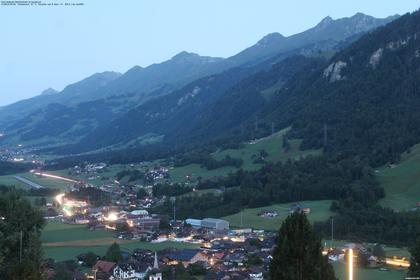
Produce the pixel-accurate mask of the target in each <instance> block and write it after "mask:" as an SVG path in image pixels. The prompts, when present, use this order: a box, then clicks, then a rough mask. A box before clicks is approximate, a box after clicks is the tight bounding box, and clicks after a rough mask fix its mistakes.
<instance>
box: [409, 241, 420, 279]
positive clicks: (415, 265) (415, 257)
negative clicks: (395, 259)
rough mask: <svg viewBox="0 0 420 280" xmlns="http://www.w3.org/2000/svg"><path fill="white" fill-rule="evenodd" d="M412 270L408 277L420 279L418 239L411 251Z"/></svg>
mask: <svg viewBox="0 0 420 280" xmlns="http://www.w3.org/2000/svg"><path fill="white" fill-rule="evenodd" d="M410 253H411V259H410V269H409V270H408V276H410V277H420V238H418V239H417V241H416V244H415V245H414V247H413V248H412V249H411V250H410Z"/></svg>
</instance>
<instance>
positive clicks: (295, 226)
mask: <svg viewBox="0 0 420 280" xmlns="http://www.w3.org/2000/svg"><path fill="white" fill-rule="evenodd" d="M269 274H270V279H271V280H278V279H279V280H280V279H281V280H335V279H336V278H335V276H334V271H333V268H332V266H331V265H330V264H329V263H328V260H327V258H325V257H324V256H322V250H321V240H320V238H319V237H318V236H316V234H315V233H314V231H313V229H312V226H311V225H310V223H309V221H308V219H307V218H306V215H305V214H304V213H303V212H295V213H293V214H292V215H290V216H289V217H287V219H286V220H285V221H284V222H283V224H282V226H281V228H280V230H279V232H278V236H277V238H276V247H275V249H274V252H273V260H272V261H271V263H270V272H269Z"/></svg>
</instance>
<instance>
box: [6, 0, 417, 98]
mask: <svg viewBox="0 0 420 280" xmlns="http://www.w3.org/2000/svg"><path fill="white" fill-rule="evenodd" d="M43 2H44V3H52V2H55V3H65V2H67V3H77V2H78V3H83V5H82V6H80V5H79V6H62V5H61V6H58V5H56V6H1V5H0V106H2V105H6V104H10V103H12V102H15V101H18V100H21V99H25V98H29V97H32V96H35V95H38V94H40V93H41V92H42V91H43V90H44V89H46V88H49V87H52V88H54V89H56V90H62V89H63V88H64V87H65V86H66V85H68V84H71V83H74V82H77V81H79V80H82V79H83V78H86V77H88V76H90V75H92V74H94V73H97V72H103V71H117V72H125V71H127V70H128V69H130V68H131V67H133V66H135V65H140V66H143V67H144V66H147V65H150V64H152V63H158V62H161V61H164V60H167V59H170V58H171V57H172V56H174V55H176V54H177V53H179V52H181V51H184V50H185V51H189V52H195V53H198V54H200V55H208V56H218V57H229V56H231V55H234V54H236V53H238V52H239V51H241V50H243V49H245V48H247V47H249V46H251V45H253V44H255V43H256V42H257V41H258V40H259V39H261V38H262V37H263V36H265V35H267V34H268V33H272V32H279V33H281V34H283V35H285V36H289V35H292V34H295V33H299V32H302V31H304V30H306V29H308V28H311V27H313V26H314V25H316V24H317V23H318V22H319V21H321V20H322V19H323V18H324V17H326V16H331V17H332V18H333V19H337V18H342V17H348V16H352V15H354V14H355V13H357V12H362V13H365V14H369V15H372V16H375V17H381V18H382V17H387V16H389V15H394V14H401V15H402V14H404V13H407V12H412V11H414V10H416V9H418V8H419V6H420V5H419V2H418V0H404V1H384V0H369V1H366V0H352V1H337V0H317V1H313V0H293V1H291V0H287V1H286V0H46V1H43Z"/></svg>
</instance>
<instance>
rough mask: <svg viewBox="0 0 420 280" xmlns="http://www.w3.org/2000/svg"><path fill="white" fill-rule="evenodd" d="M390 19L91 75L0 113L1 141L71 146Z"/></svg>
mask: <svg viewBox="0 0 420 280" xmlns="http://www.w3.org/2000/svg"><path fill="white" fill-rule="evenodd" d="M395 17H396V16H394V17H388V18H385V19H376V18H373V17H370V16H367V15H363V14H356V15H354V16H352V17H349V18H343V19H337V20H333V19H331V18H329V17H328V18H326V19H324V20H323V21H322V22H320V23H319V24H318V25H316V26H315V27H313V28H311V29H309V30H306V31H304V32H301V33H299V34H296V35H292V36H289V37H284V36H282V35H280V34H278V33H273V34H269V35H267V36H266V37H264V38H263V39H261V40H260V41H258V42H257V43H256V44H255V45H254V46H251V47H249V48H247V49H245V50H244V51H242V52H240V53H238V54H237V55H234V56H232V57H229V58H226V59H222V58H213V57H205V56H199V55H197V54H194V53H187V52H181V53H180V54H178V55H176V56H174V57H173V58H171V59H170V60H167V61H164V62H162V63H158V64H153V65H150V66H148V67H145V68H142V67H139V66H136V67H133V68H132V69H130V70H129V71H127V72H126V73H124V74H122V75H121V74H119V73H114V72H104V73H99V74H95V75H93V76H91V77H89V78H87V79H85V80H83V81H81V82H77V83H74V84H72V85H70V86H68V87H66V88H65V89H64V90H63V91H62V92H59V93H55V94H45V95H40V96H37V97H35V98H31V99H28V100H24V101H21V102H17V103H15V104H12V105H9V106H5V107H2V108H0V129H1V130H2V131H4V132H5V134H6V137H4V138H3V139H4V140H3V141H4V142H5V143H16V142H24V143H26V144H32V145H34V144H36V145H41V146H45V145H57V144H59V143H72V142H75V141H77V140H79V139H80V138H82V137H83V136H85V135H86V134H88V133H89V132H90V131H91V130H94V129H96V128H98V127H102V126H103V127H106V126H107V125H108V124H109V122H110V121H112V120H114V119H117V118H118V117H120V116H122V115H123V114H124V113H126V112H127V111H129V110H130V109H131V108H134V107H136V106H138V105H141V104H143V103H145V102H147V101H148V100H150V99H153V98H157V97H159V96H162V95H166V94H171V93H172V92H176V91H177V90H180V89H182V87H183V86H185V85H186V84H188V83H190V82H192V81H194V80H196V79H199V78H201V77H204V76H208V75H210V76H211V75H215V74H217V73H221V72H223V71H227V70H228V69H231V68H236V67H241V68H245V67H250V68H253V67H255V66H257V65H259V64H260V63H262V62H263V61H266V60H270V59H273V58H275V57H276V56H278V55H279V54H282V55H283V58H284V57H286V56H287V55H294V54H297V53H298V54H303V55H310V54H313V53H314V52H316V51H318V50H319V51H325V50H332V49H334V48H336V47H337V45H342V44H347V43H348V42H349V41H352V40H355V39H356V38H357V37H358V36H360V34H363V33H364V32H367V31H369V30H371V29H374V28H376V27H378V26H380V25H383V24H386V23H388V22H389V21H391V20H393V19H394V18H395ZM296 50H299V52H296ZM249 73H253V72H252V71H250V72H249ZM54 104H59V105H57V106H55V105H54ZM58 108H60V110H62V111H63V114H60V113H59V110H57V109H58ZM210 114H211V112H210V113H207V115H210ZM137 137H140V135H137Z"/></svg>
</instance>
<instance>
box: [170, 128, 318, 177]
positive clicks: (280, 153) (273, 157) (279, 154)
mask: <svg viewBox="0 0 420 280" xmlns="http://www.w3.org/2000/svg"><path fill="white" fill-rule="evenodd" d="M286 132H287V129H284V130H281V131H279V132H277V133H275V134H273V135H270V136H268V137H265V138H261V139H258V140H255V141H253V142H251V143H247V144H244V145H243V147H241V148H239V149H227V150H221V151H217V152H215V153H213V154H212V157H214V158H215V159H217V160H221V159H223V158H224V157H226V156H227V155H229V156H230V157H232V158H240V159H242V160H243V165H242V168H243V169H246V170H256V169H258V168H260V167H262V164H260V163H254V160H255V158H256V156H258V155H259V153H260V151H261V150H265V151H266V152H267V154H268V156H267V158H266V160H267V161H269V162H279V161H286V160H287V159H289V158H290V159H299V158H300V157H305V156H307V155H318V154H320V153H321V151H320V150H306V151H301V150H300V144H301V140H297V139H293V140H289V143H290V149H289V150H288V151H285V150H284V149H283V147H282V145H283V136H284V134H285V133H286ZM236 170H237V168H235V167H232V166H225V167H222V168H217V169H214V170H207V169H206V168H203V167H201V166H200V165H199V164H189V165H186V166H181V167H175V168H173V169H171V170H170V175H171V178H172V180H173V181H175V182H183V181H185V176H186V175H192V177H193V178H198V177H202V178H205V179H208V178H214V177H219V176H226V175H228V174H229V173H230V172H234V171H236Z"/></svg>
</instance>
